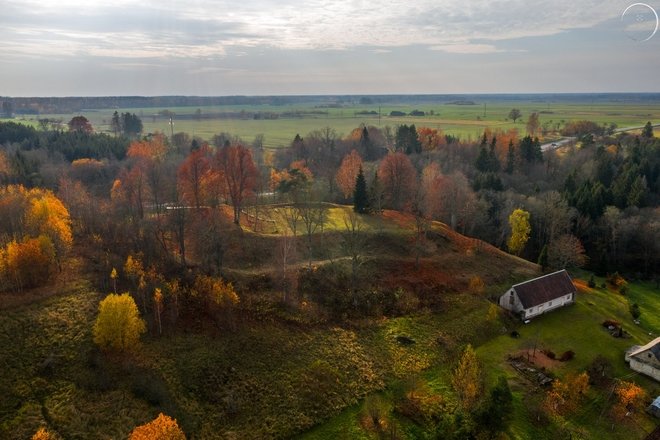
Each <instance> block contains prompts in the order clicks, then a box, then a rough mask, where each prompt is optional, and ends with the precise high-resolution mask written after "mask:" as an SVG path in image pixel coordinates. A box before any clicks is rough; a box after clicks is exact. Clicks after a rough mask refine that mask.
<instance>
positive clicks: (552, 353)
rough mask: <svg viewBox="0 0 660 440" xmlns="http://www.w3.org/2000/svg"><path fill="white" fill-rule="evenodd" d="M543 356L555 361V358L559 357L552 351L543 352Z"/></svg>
mask: <svg viewBox="0 0 660 440" xmlns="http://www.w3.org/2000/svg"><path fill="white" fill-rule="evenodd" d="M543 354H544V355H546V356H547V357H548V358H550V359H555V357H557V355H555V352H554V351H552V350H543Z"/></svg>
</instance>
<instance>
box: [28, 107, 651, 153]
mask: <svg viewBox="0 0 660 440" xmlns="http://www.w3.org/2000/svg"><path fill="white" fill-rule="evenodd" d="M514 107H515V108H519V109H520V110H521V112H522V115H523V116H522V119H521V120H519V121H517V122H516V123H515V124H514V123H513V122H512V121H510V120H508V119H507V118H508V113H509V111H510V110H511V109H512V108H514ZM198 109H199V110H200V111H201V115H202V118H201V119H200V120H195V119H194V117H193V116H194V114H195V112H196V111H197V110H198ZM379 109H380V113H381V117H380V118H379V117H378V115H377V114H376V115H365V114H362V115H361V114H358V113H360V112H376V113H377V112H378V111H379ZM162 110H169V111H172V112H174V113H175V114H176V115H178V116H179V118H177V116H175V117H174V132H175V133H176V132H186V133H188V134H190V135H194V136H199V137H201V138H203V139H210V138H211V137H212V136H213V135H215V134H218V133H220V132H227V133H230V134H232V135H236V136H239V137H241V138H242V139H243V140H244V141H245V142H252V140H253V139H254V137H255V136H256V135H258V134H263V135H264V145H265V146H266V147H269V148H277V147H282V146H288V145H289V144H290V143H291V141H292V140H293V138H294V137H295V135H296V134H300V135H301V136H305V135H306V134H307V133H309V132H310V131H313V130H318V129H321V128H323V127H326V126H329V127H332V128H334V129H335V130H336V131H337V133H338V134H340V135H347V134H348V133H350V131H351V130H353V129H354V128H356V127H358V126H360V124H366V125H374V126H378V127H385V126H387V125H389V126H391V127H396V126H397V125H399V124H411V123H413V124H415V125H416V126H418V127H419V126H428V127H431V128H440V129H442V130H443V131H444V132H445V133H447V134H452V135H455V136H458V137H460V138H462V139H477V138H478V137H479V136H480V135H481V133H483V130H484V129H485V128H491V129H503V130H506V129H510V128H517V129H518V130H520V131H521V132H524V130H525V121H526V119H527V116H528V115H529V114H530V113H532V112H539V116H540V122H541V125H543V124H544V123H546V122H548V123H550V124H551V125H554V124H561V123H562V122H566V121H571V120H582V119H587V120H591V121H595V122H598V123H600V124H610V123H615V124H617V125H618V126H619V127H620V128H624V127H631V126H642V125H644V124H645V123H646V122H647V121H649V120H650V121H658V120H660V102H658V103H650V104H649V103H635V102H611V103H605V102H601V101H598V102H588V101H587V102H570V103H568V102H553V101H552V100H548V101H547V102H534V101H524V100H519V101H506V100H502V101H497V98H493V100H492V101H487V102H476V103H475V105H458V104H448V103H445V102H438V103H437V104H429V103H427V102H425V103H420V104H414V103H413V104H406V105H403V104H396V105H395V104H387V103H382V104H380V107H379V105H378V104H372V105H360V104H345V105H344V106H343V107H341V108H325V107H324V108H320V107H316V106H314V105H312V104H296V105H282V106H276V105H254V106H249V105H235V106H213V107H172V108H167V109H166V108H130V109H117V111H119V112H131V113H135V114H137V115H138V116H140V118H141V119H142V122H143V124H144V130H145V132H147V133H148V132H155V131H160V132H164V133H168V134H169V133H170V130H171V127H170V125H169V118H167V117H164V116H162V115H159V114H158V113H159V112H161V111H162ZM412 110H421V111H424V112H425V113H426V115H425V116H417V117H413V116H404V117H392V116H389V114H390V112H392V111H401V112H405V113H406V114H408V113H410V112H411V111H412ZM113 112H114V109H102V110H94V109H89V110H83V111H81V112H80V113H81V114H83V115H85V116H86V117H87V118H88V119H89V120H90V121H91V122H92V125H93V126H94V127H95V128H96V129H97V131H107V132H109V131H110V120H111V118H112V113H113ZM241 112H244V114H245V116H243V117H241V116H240V113H241ZM259 112H260V113H276V114H278V115H280V117H279V118H278V119H272V120H268V119H259V120H257V119H253V118H252V116H251V115H252V114H254V113H259ZM431 112H432V113H433V114H431ZM221 114H224V115H225V117H220V116H219V115H221ZM228 114H232V117H231V118H229V117H226V115H228ZM294 114H297V116H292V115H294ZM72 116H74V115H73V114H59V115H47V114H43V115H40V116H29V115H28V116H21V117H20V118H18V119H19V120H22V121H25V122H26V123H29V124H33V125H36V124H37V119H38V118H58V119H62V120H63V121H64V122H66V121H68V120H69V119H71V117H72ZM207 117H208V119H207Z"/></svg>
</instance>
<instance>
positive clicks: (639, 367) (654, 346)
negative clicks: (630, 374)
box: [625, 337, 660, 382]
mask: <svg viewBox="0 0 660 440" xmlns="http://www.w3.org/2000/svg"><path fill="white" fill-rule="evenodd" d="M625 359H626V362H630V368H631V369H632V370H634V371H637V372H638V373H642V374H645V375H647V376H649V377H652V378H653V379H655V380H657V381H658V382H660V337H657V338H655V339H654V340H652V341H651V342H649V343H648V344H646V345H642V346H641V347H633V348H632V349H630V350H628V351H627V352H626V356H625Z"/></svg>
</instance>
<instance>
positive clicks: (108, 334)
mask: <svg viewBox="0 0 660 440" xmlns="http://www.w3.org/2000/svg"><path fill="white" fill-rule="evenodd" d="M145 330H146V326H145V323H144V321H143V320H142V319H141V318H140V315H139V313H138V309H137V306H136V305H135V301H134V300H133V297H131V296H130V295H129V294H128V293H123V294H121V295H115V294H113V293H111V294H110V295H108V296H106V297H105V298H104V299H103V300H102V301H101V303H100V304H99V314H98V316H97V318H96V322H95V323H94V329H93V334H94V342H95V343H96V344H97V345H99V346H100V347H101V348H102V349H104V350H112V351H118V352H126V351H132V350H134V349H135V348H136V347H137V345H138V344H139V342H140V335H141V334H142V333H144V332H145Z"/></svg>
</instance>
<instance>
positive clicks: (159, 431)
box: [128, 413, 186, 440]
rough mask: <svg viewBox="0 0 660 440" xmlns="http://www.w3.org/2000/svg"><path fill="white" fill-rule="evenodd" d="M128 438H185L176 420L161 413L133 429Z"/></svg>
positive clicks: (174, 439) (173, 439)
mask: <svg viewBox="0 0 660 440" xmlns="http://www.w3.org/2000/svg"><path fill="white" fill-rule="evenodd" d="M128 440H186V435H185V434H184V433H183V431H182V430H181V428H179V425H178V424H177V423H176V420H175V419H173V418H171V417H170V416H166V415H164V414H163V413H160V414H158V417H156V418H155V419H154V420H152V421H151V422H149V423H146V424H144V425H141V426H138V427H137V428H135V429H133V431H131V433H130V434H129V436H128Z"/></svg>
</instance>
